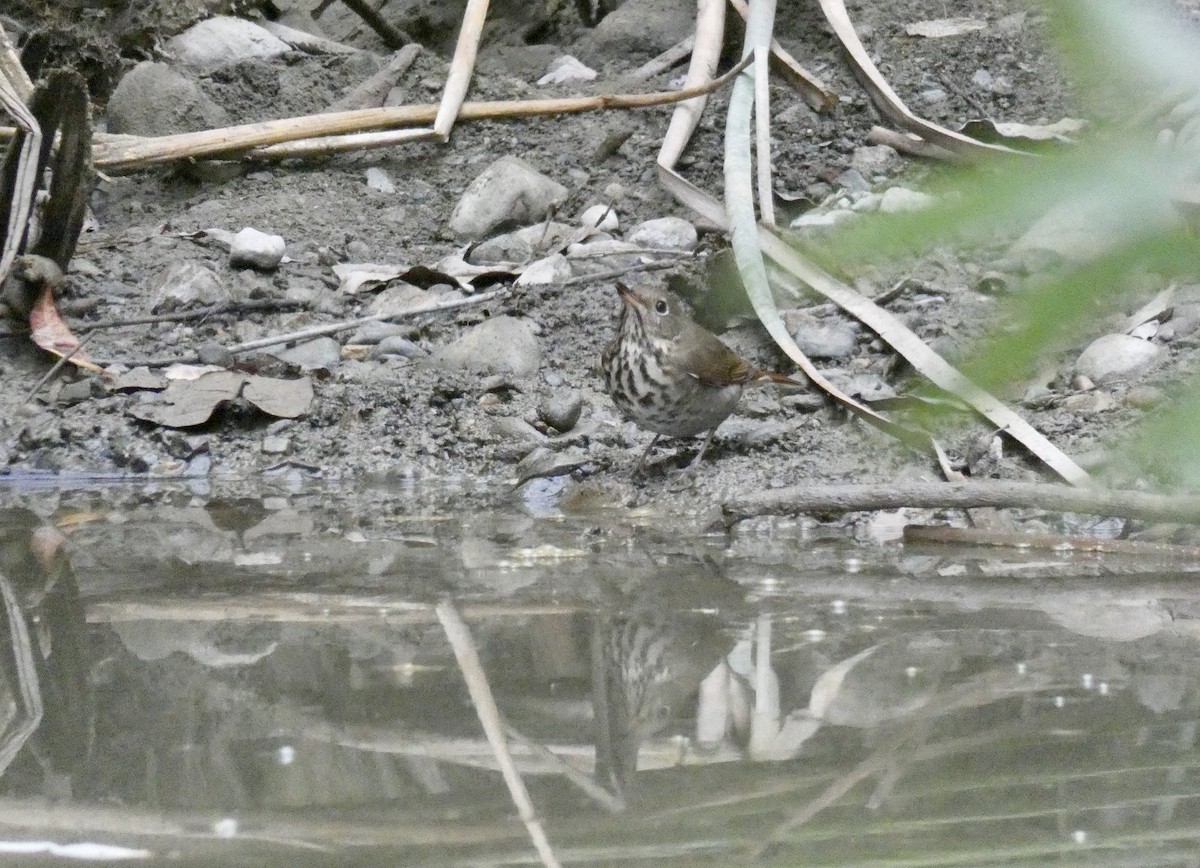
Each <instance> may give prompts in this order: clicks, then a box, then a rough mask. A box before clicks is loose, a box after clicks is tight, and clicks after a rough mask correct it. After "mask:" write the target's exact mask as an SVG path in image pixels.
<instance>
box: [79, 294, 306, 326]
mask: <svg viewBox="0 0 1200 868" xmlns="http://www.w3.org/2000/svg"><path fill="white" fill-rule="evenodd" d="M303 306H304V305H303V304H302V303H301V302H298V301H294V300H292V299H278V300H274V299H273V300H261V301H235V302H230V303H228V304H212V305H209V306H208V307H201V308H197V309H196V310H183V311H177V312H175V313H161V314H155V315H153V316H135V317H129V318H127V319H103V320H100V321H99V322H94V323H88V324H87V327H88V328H89V329H90V330H92V331H101V330H102V329H116V328H122V327H124V326H135V325H153V324H155V323H164V322H186V321H188V320H192V319H205V318H207V317H210V316H221V315H222V314H227V313H244V312H246V311H251V310H293V309H295V308H298V307H303Z"/></svg>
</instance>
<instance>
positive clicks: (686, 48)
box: [622, 33, 696, 81]
mask: <svg viewBox="0 0 1200 868" xmlns="http://www.w3.org/2000/svg"><path fill="white" fill-rule="evenodd" d="M695 44H696V34H694V33H692V34H689V35H688V36H685V37H684V38H683V39H681V40H679V41H678V42H676V43H675V44H674V45H672V46H671V47H670V48H668V49H667V50H666V51H664V52H663V53H662V54H659V55H657V56H656V57H652V58H650V59H649V60H647V61H646V62H645V63H643V64H642V65H641V66H639V67H638V68H637V69H635V70H634V71H633V72H630V73H626V74H625V75H624V76H622V78H627V79H632V80H634V81H645V80H646V79H648V78H653V77H654V76H656V75H658V74H659V73H660V72H666V71H667V70H668V69H670V68H671V67H673V66H675V65H676V64H677V63H679V62H680V61H682V60H683V59H684V58H685V57H687V56H688V55H689V54H691V53H692V46H693V45H695Z"/></svg>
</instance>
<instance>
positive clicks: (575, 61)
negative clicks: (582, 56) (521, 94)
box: [537, 54, 596, 85]
mask: <svg viewBox="0 0 1200 868" xmlns="http://www.w3.org/2000/svg"><path fill="white" fill-rule="evenodd" d="M595 78H596V70H594V69H592V68H591V67H589V66H585V65H584V64H583V63H581V62H580V60H579V58H577V57H572V56H571V55H569V54H564V55H563V56H562V57H560V58H558V59H556V60H553V61H551V62H550V66H549V67H548V68H547V69H546V74H545V75H543V76H542V77H541V78H539V79H538V80H537V83H538V84H540V85H545V84H569V83H570V82H573V81H593V80H594V79H595Z"/></svg>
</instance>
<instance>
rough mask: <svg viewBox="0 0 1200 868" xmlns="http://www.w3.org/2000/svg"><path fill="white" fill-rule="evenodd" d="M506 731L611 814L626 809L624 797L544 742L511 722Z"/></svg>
mask: <svg viewBox="0 0 1200 868" xmlns="http://www.w3.org/2000/svg"><path fill="white" fill-rule="evenodd" d="M504 731H505V732H507V733H508V737H509V738H511V739H512V740H513V741H515V742H516V743H517V744H519V745H521V746H522V747H525V748H528V749H529V751H530V752H531V753H533V754H534V755H536V756H538V757H541V758H542V759H543V760H545V761H546V762H547V763H549V764H550V765H552V766H554V767H555V768H557V769H558V770H559V772H560V773H561V774H562V776H563V777H565V778H566V779H567V780H568V781H570V782H571V783H573V784H574V785H575V786H576V787H578V788H579V790H580V791H581V792H582V793H583V794H584V795H586V796H588V797H589V798H591V799H592V800H593V801H594V802H596V804H598V805H599V806H600V807H602V808H603V809H604V810H606V811H608V812H609V813H610V814H619V813H621V812H622V811H624V810H625V801H624V799H622V798H620V797H619V796H616V795H614V794H612V793H610V792H609V791H608V790H606V789H604V787H602V786H600V785H599V784H598V783H596V781H595V779H594V778H592V777H591V776H589V775H586V774H584V773H583V772H581V771H580V770H579V769H577V768H575V766H573V765H571V764H570V763H568V762H567V761H566V760H564V759H563V758H562V757H560V756H559V755H558V754H556V753H555V752H554V751H552V750H550V749H549V748H548V747H546V746H545V745H543V744H539V743H538V742H536V741H532V740H530V739H529V738H527V737H526V736H524V735H522V734H521V733H519V732H517V730H516V729H514V728H513V727H512V726H511V725H510V724H507V723H506V724H505V725H504Z"/></svg>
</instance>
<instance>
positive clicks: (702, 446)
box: [684, 427, 717, 472]
mask: <svg viewBox="0 0 1200 868" xmlns="http://www.w3.org/2000/svg"><path fill="white" fill-rule="evenodd" d="M716 433H717V429H716V428H715V427H714V428H709V429H708V433H707V434H705V435H704V442H703V443H701V444H700V451H699V452H697V453H696V457H695V458H693V459H692V461H691V463H690V464H688V466H687V467H686V468H684V469H685V470H687V471H688V472H691V471H693V470H695V469H696V468H697V467H698V466H699V465H700V459H702V458H703V457H704V452H705V450H706V449H708V444H709V443H711V442H712V439H713V435H714V434H716Z"/></svg>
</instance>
